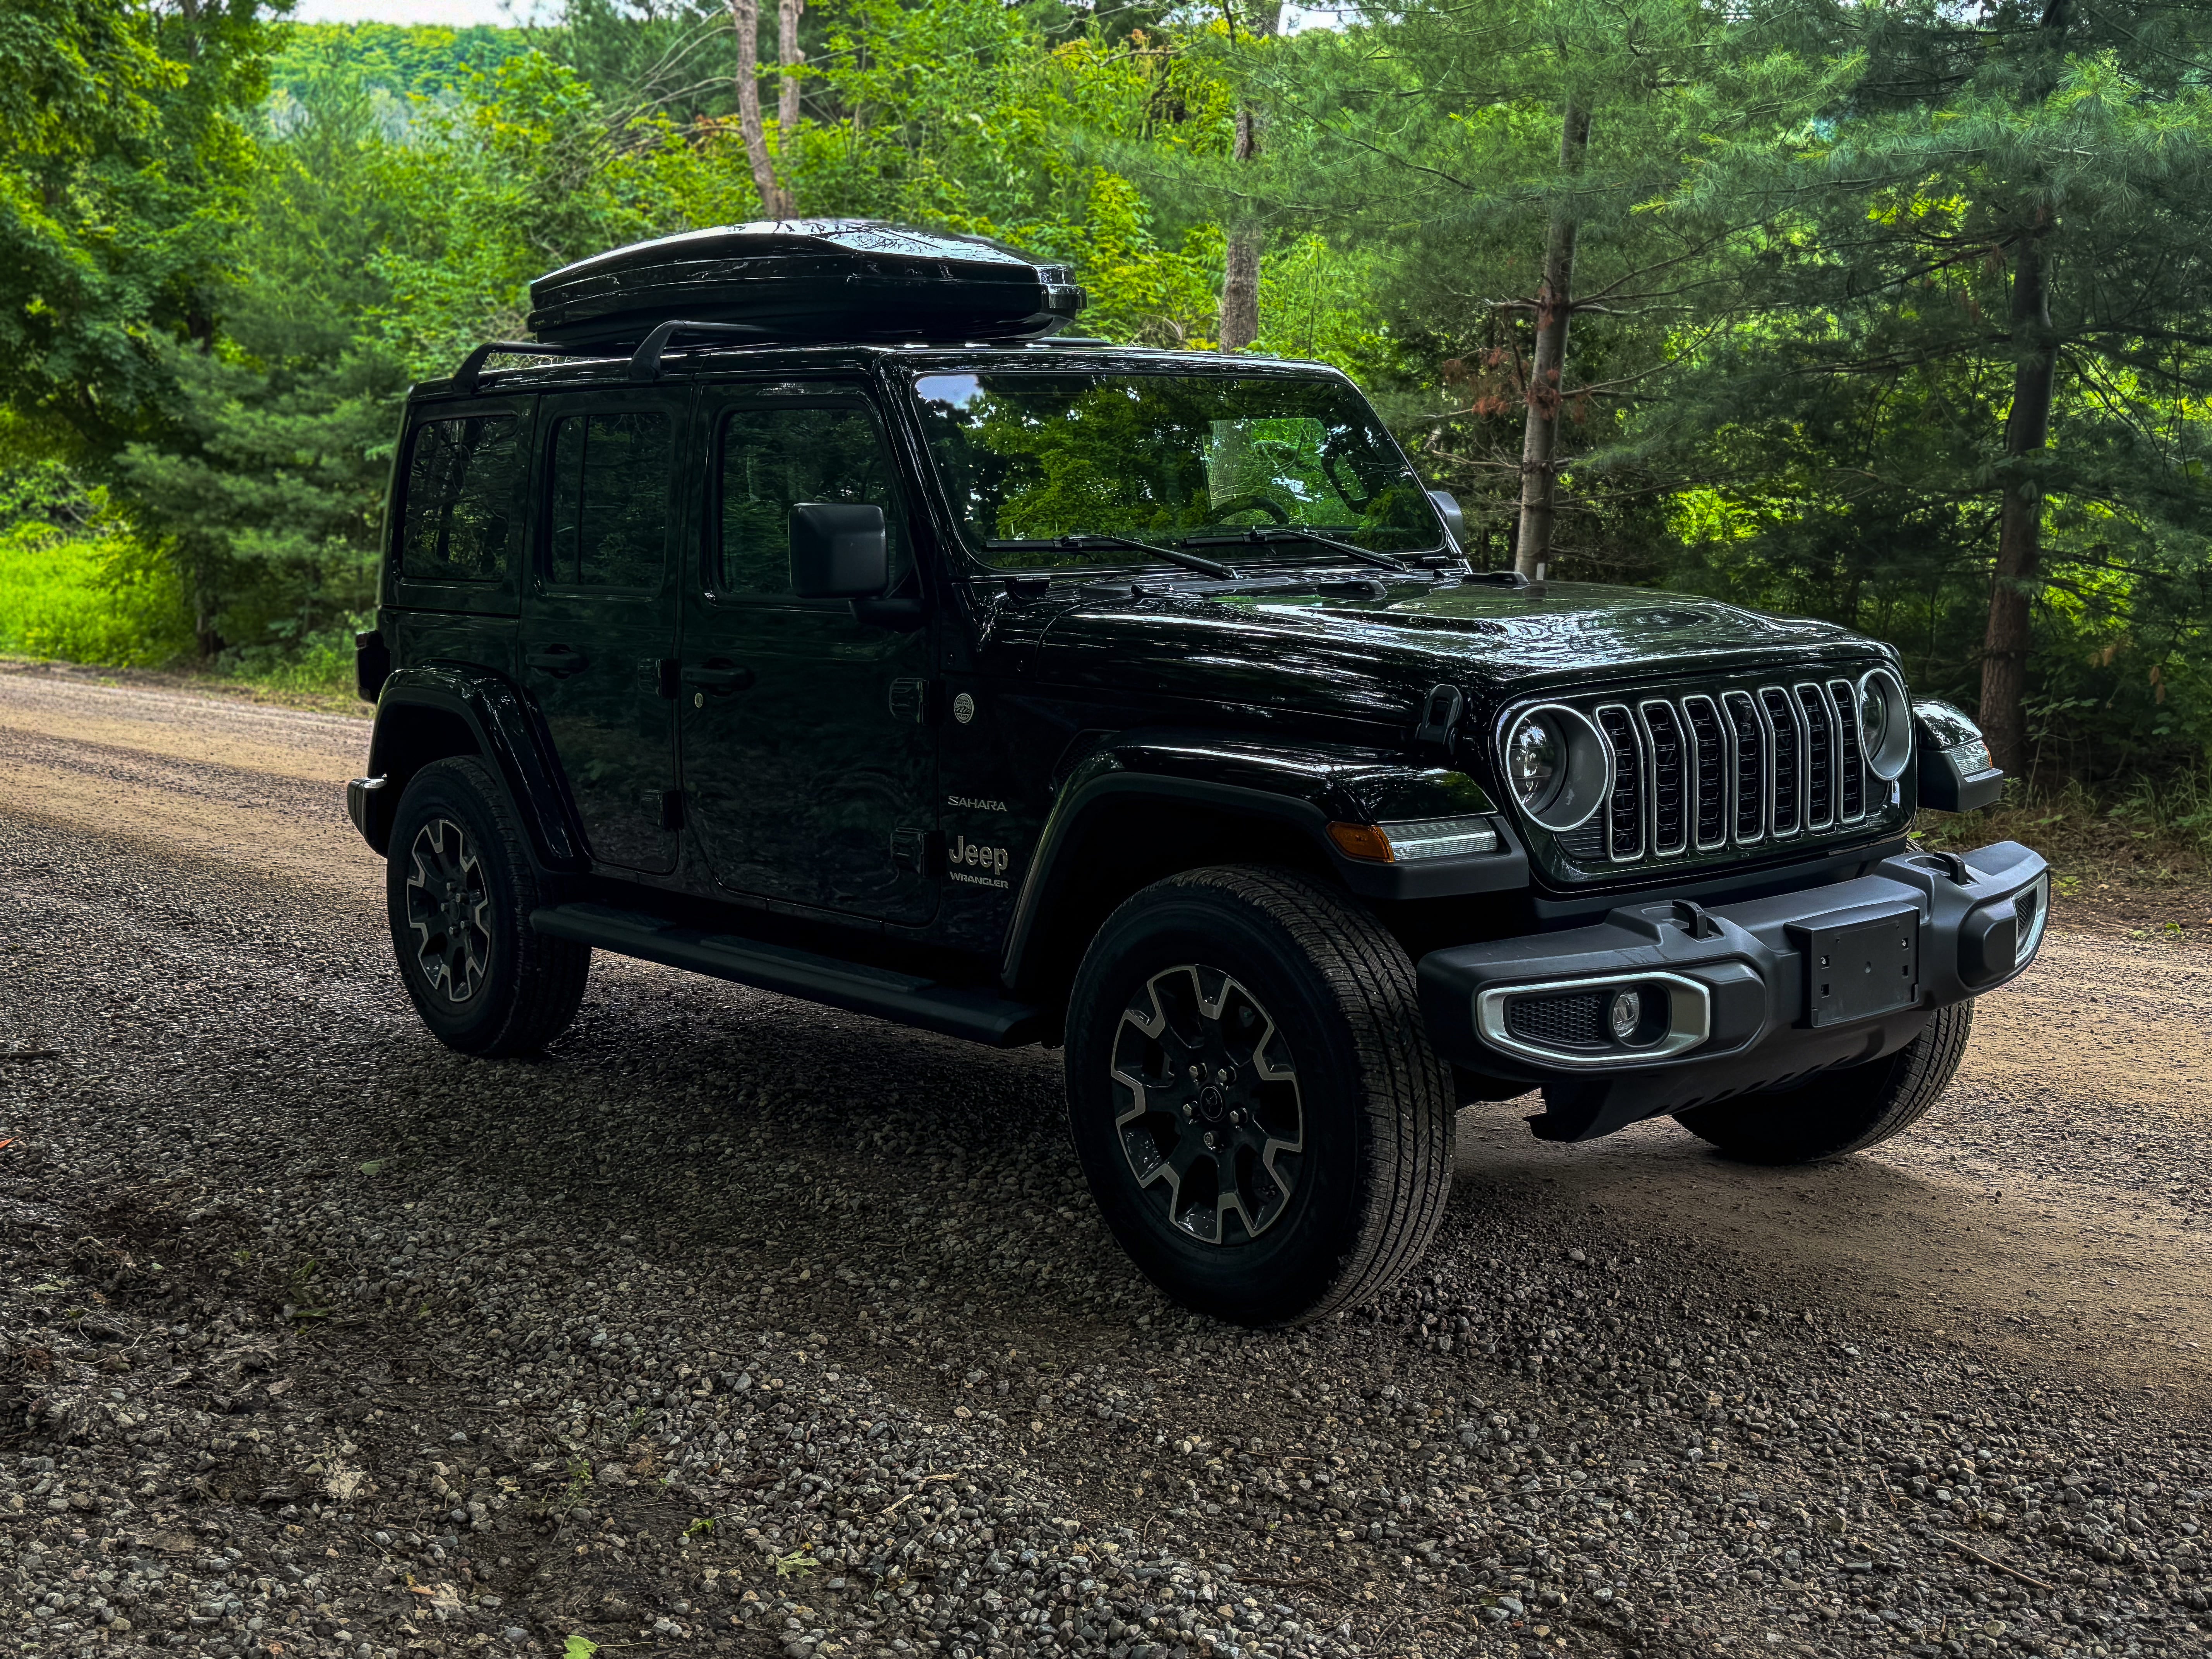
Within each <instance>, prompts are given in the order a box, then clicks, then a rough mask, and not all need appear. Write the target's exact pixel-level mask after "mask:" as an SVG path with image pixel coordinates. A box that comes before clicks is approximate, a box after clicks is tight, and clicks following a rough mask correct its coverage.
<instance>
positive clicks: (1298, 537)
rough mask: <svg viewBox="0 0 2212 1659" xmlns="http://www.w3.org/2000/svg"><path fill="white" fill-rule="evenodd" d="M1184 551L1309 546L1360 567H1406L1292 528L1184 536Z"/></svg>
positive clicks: (1352, 545)
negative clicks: (1341, 555)
mask: <svg viewBox="0 0 2212 1659" xmlns="http://www.w3.org/2000/svg"><path fill="white" fill-rule="evenodd" d="M1182 541H1183V545H1184V546H1185V547H1261V546H1265V545H1266V544H1267V543H1269V542H1310V543H1312V544H1314V545H1315V546H1316V547H1326V548H1328V549H1330V550H1332V551H1334V552H1338V553H1348V554H1350V555H1351V556H1352V557H1353V558H1355V559H1357V560H1358V561H1359V562H1361V563H1362V564H1372V565H1379V566H1380V567H1381V568H1383V569H1385V570H1404V569H1407V568H1409V567H1408V566H1407V564H1406V562H1405V561H1404V560H1402V559H1394V558H1392V557H1391V556H1389V554H1388V553H1377V552H1376V550H1374V549H1373V548H1371V547H1362V546H1360V545H1359V544H1358V543H1357V542H1340V541H1339V540H1337V538H1335V537H1334V536H1324V535H1322V534H1321V533H1320V532H1318V531H1313V530H1299V529H1297V528H1296V527H1294V526H1291V525H1268V526H1264V527H1263V526H1259V525H1255V526H1252V527H1251V528H1250V529H1249V530H1240V531H1238V532H1237V533H1236V534H1235V535H1233V536H1186V537H1184V538H1182Z"/></svg>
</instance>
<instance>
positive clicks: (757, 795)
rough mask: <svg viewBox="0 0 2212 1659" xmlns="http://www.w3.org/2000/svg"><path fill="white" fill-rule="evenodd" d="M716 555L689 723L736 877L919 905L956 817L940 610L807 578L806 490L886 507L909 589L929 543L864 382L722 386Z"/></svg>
mask: <svg viewBox="0 0 2212 1659" xmlns="http://www.w3.org/2000/svg"><path fill="white" fill-rule="evenodd" d="M709 396H710V398H711V401H710V404H709V405H708V409H707V410H705V411H704V413H703V416H702V422H701V430H702V432H703V433H705V434H707V435H708V446H709V447H708V459H707V476H708V501H707V504H706V507H705V510H704V512H703V514H702V516H703V519H704V520H705V523H704V531H705V534H704V535H703V537H702V559H701V565H700V568H699V569H698V571H697V572H696V574H694V575H693V576H691V577H690V578H687V580H686V581H685V583H684V587H685V594H686V597H685V601H684V604H685V611H684V649H683V663H684V668H683V680H684V684H683V689H682V696H681V701H680V703H679V706H678V724H679V731H680V732H681V744H682V752H683V765H684V796H685V799H686V800H687V801H688V802H689V803H690V811H691V814H692V817H693V821H694V822H695V823H696V827H697V830H698V834H699V836H700V840H701V842H702V844H703V846H704V847H705V848H706V849H707V854H708V860H709V861H710V862H711V864H712V865H713V866H714V877H715V879H716V880H717V881H718V882H720V884H722V885H724V886H726V887H727V888H730V889H732V890H735V891H738V892H743V893H749V894H752V895H755V896H760V897H763V898H769V899H775V900H781V901H785V902H793V903H799V904H805V905H810V906H814V907H817V908H823V909H829V910H842V911H845V912H848V913H849V914H853V915H865V916H872V917H878V918H880V919H882V920H884V921H893V922H899V923H905V924H909V925H912V924H918V923H921V922H924V921H928V920H929V918H930V916H931V915H932V914H933V912H934V911H935V909H936V904H937V886H936V883H935V881H934V880H933V878H932V877H931V875H930V873H929V872H927V870H926V869H925V868H924V865H925V863H926V860H925V858H924V856H923V852H924V847H925V841H924V836H925V832H926V831H927V830H929V829H932V828H933V826H934V825H935V823H936V822H937V817H936V811H935V790H934V784H935V778H936V749H935V744H934V742H933V737H932V733H931V730H930V727H929V726H928V725H927V723H926V721H925V720H924V719H923V715H924V714H925V713H926V699H925V696H924V690H925V682H926V679H927V674H928V671H929V647H928V633H927V629H920V630H915V631H912V632H903V633H902V632H899V631H897V630H895V629H890V628H882V627H876V626H873V625H872V624H870V623H863V622H861V621H860V620H859V619H858V618H856V617H854V613H853V607H852V605H849V604H848V602H846V601H845V600H842V599H800V598H799V597H798V596H797V595H796V594H794V593H793V592H792V586H791V556H790V520H791V509H792V507H793V505H794V504H795V503H797V502H800V501H851V502H866V503H872V504H874V505H876V506H879V507H882V508H883V509H884V520H885V523H886V525H887V526H888V527H889V529H890V547H891V570H892V589H893V591H894V592H897V591H900V590H901V588H902V585H903V586H904V587H905V588H906V589H908V590H910V589H911V588H912V587H913V586H914V584H915V574H914V553H913V548H912V545H911V543H910V540H909V538H908V527H907V523H906V518H905V514H904V513H903V511H902V502H901V501H900V498H899V491H898V488H897V485H896V473H895V471H894V470H893V467H892V465H891V458H890V451H889V449H888V448H887V447H886V446H885V444H884V435H883V427H882V422H880V420H879V419H878V416H877V415H876V413H875V411H874V410H873V409H872V407H871V405H870V404H869V402H868V400H867V398H866V396H865V394H864V393H863V392H862V390H861V388H860V387H859V386H842V385H840V384H837V383H835V382H824V383H819V384H793V383H790V382H784V383H781V384H778V385H776V386H772V387H759V388H749V389H738V390H727V389H725V390H718V391H716V392H713V393H710V394H709Z"/></svg>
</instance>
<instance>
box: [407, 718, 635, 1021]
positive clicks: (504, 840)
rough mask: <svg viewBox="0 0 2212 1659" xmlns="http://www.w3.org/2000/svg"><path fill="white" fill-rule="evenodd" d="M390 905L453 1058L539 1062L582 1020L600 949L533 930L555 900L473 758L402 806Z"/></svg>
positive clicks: (434, 772)
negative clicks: (579, 1014) (536, 917)
mask: <svg viewBox="0 0 2212 1659" xmlns="http://www.w3.org/2000/svg"><path fill="white" fill-rule="evenodd" d="M384 896H385V906H386V911H387V912H388V914H389V915H390V919H391V925H392V950H393V951H394V952H395V953H396V954H397V955H398V958H399V977H400V979H401V980H402V981H404V983H405V985H406V987H407V995H408V997H409V999H410V1000H411V1001H412V1002H413V1003H414V1005H415V1012H416V1013H418V1014H420V1015H421V1016H422V1023H423V1024H425V1025H428V1027H429V1028H430V1030H432V1031H433V1032H435V1034H436V1035H437V1037H438V1039H439V1041H440V1042H443V1043H445V1044H446V1045H447V1047H448V1048H458V1049H459V1050H460V1051H461V1052H462V1053H463V1054H482V1055H485V1056H487V1057H489V1056H495V1055H502V1054H533V1053H535V1052H536V1051H537V1050H538V1049H540V1048H544V1046H545V1045H546V1044H547V1043H548V1042H551V1041H552V1040H553V1039H554V1038H555V1037H556V1036H559V1035H560V1034H561V1033H562V1031H563V1030H567V1029H568V1022H569V1021H570V1020H572V1019H574V1018H575V1017H576V1007H577V1005H578V1004H579V1003H580V1002H581V1001H582V1000H583V999H584V982H585V981H586V978H587V977H588V976H589V975H590V973H591V969H592V948H591V946H589V945H574V944H571V943H569V942H568V941H567V940H565V939H548V938H546V937H545V936H544V934H543V933H538V932H537V931H535V930H534V929H533V928H532V927H531V926H530V913H531V912H532V910H534V909H536V908H538V905H539V904H540V903H542V902H544V896H543V895H542V894H541V893H540V892H539V890H538V874H537V871H536V869H535V867H534V866H532V863H531V861H530V854H529V851H528V848H527V847H526V844H525V842H524V840H523V830H522V826H521V824H520V823H518V822H517V821H516V819H515V816H514V809H513V806H511V805H508V802H507V792H506V791H505V790H504V789H503V788H501V787H500V783H499V781H498V779H497V778H495V777H494V776H493V775H492V773H491V770H490V769H489V768H488V767H487V766H485V764H484V763H483V762H482V761H480V760H477V759H475V758H474V757H463V758H457V759H453V760H441V761H436V762H433V763H431V764H430V765H428V766H426V767H424V768H423V769H422V770H421V771H420V772H418V773H416V775H415V776H414V778H413V780H412V781H410V782H409V784H408V786H407V792H406V793H404V795H402V796H401V797H400V798H399V810H398V812H397V813H396V814H395V815H394V817H393V820H392V844H391V852H390V854H389V855H388V856H387V858H386V864H385V878H384Z"/></svg>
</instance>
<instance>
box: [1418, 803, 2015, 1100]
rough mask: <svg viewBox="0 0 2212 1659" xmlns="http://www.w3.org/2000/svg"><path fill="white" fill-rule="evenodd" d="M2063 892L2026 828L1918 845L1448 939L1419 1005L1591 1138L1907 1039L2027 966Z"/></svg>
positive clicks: (1437, 1040) (1440, 1039) (1468, 1056)
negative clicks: (1818, 881) (1978, 843)
mask: <svg viewBox="0 0 2212 1659" xmlns="http://www.w3.org/2000/svg"><path fill="white" fill-rule="evenodd" d="M2050 899H2051V889H2050V872H2049V869H2048V866H2045V863H2044V861H2043V860H2042V858H2041V857H2040V856H2039V855H2038V854H2035V853H2033V852H2031V851H2030V850H2029V849H2028V848H2025V847H2022V846H2021V845H2020V844H2019V843H2017V842H1999V843H1998V844H1996V846H1993V847H1984V848H1980V849H1978V851H1976V852H1973V853H1970V854H1966V856H1965V857H1964V858H1959V857H1957V856H1954V855H1953V854H1935V853H1906V854H1900V855H1899V856H1898V857H1895V858H1892V859H1886V860H1883V861H1882V863H1881V865H1880V866H1877V867H1876V869H1875V872H1874V873H1873V874H1871V875H1866V876H1861V877H1858V878H1855V879H1853V880H1850V881H1844V882H1838V883H1836V884H1832V885H1830V886H1826V887H1816V888H1811V889H1807V890H1802V891H1798V892H1793V893H1784V894H1780V895H1778V896H1772V897H1769V898H1761V899H1752V900H1747V901H1746V902H1742V903H1739V904H1728V905H1723V906H1721V907H1719V908H1716V909H1711V910H1707V909H1705V908H1702V907H1700V906H1699V905H1696V904H1692V903H1688V902H1684V901H1680V900H1674V901H1667V902H1656V903H1654V902H1644V903H1638V904H1632V905H1626V906H1623V907H1622V908H1619V909H1616V910H1614V911H1613V912H1612V913H1611V914H1610V915H1607V917H1606V919H1605V920H1604V921H1602V922H1600V923H1598V924H1596V925H1595V926H1594V927H1575V928H1569V929H1565V930H1563V931H1561V932H1559V933H1540V934H1535V935H1534V936H1531V937H1528V938H1522V939H1499V940H1495V941H1492V942H1491V943H1488V944H1483V945H1455V946H1452V947H1449V948H1448V949H1445V950H1441V951H1431V953H1430V954H1428V955H1427V956H1425V957H1422V958H1421V962H1420V987H1421V1003H1422V1008H1423V1011H1424V1012H1425V1015H1426V1017H1427V1022H1428V1028H1429V1035H1430V1039H1431V1042H1433V1044H1434V1045H1435V1047H1436V1048H1437V1052H1438V1053H1439V1054H1443V1056H1444V1058H1446V1059H1447V1060H1451V1061H1452V1062H1454V1063H1455V1065H1458V1066H1464V1067H1466V1068H1467V1069H1468V1070H1469V1071H1472V1072H1474V1073H1479V1074H1481V1075H1482V1076H1484V1077H1486V1078H1490V1079H1503V1080H1504V1081H1506V1082H1509V1083H1510V1082H1521V1083H1525V1084H1527V1085H1530V1086H1531V1087H1534V1086H1541V1087H1542V1088H1543V1090H1544V1095H1545V1103H1546V1106H1547V1111H1546V1114H1545V1115H1544V1116H1543V1117H1541V1118H1539V1119H1537V1120H1536V1131H1537V1133H1539V1134H1541V1135H1543V1136H1545V1137H1546V1138H1547V1139H1563V1140H1586V1139H1591V1138H1592V1137H1594V1136H1596V1135H1601V1134H1609V1133H1612V1132H1613V1130H1615V1129H1620V1128H1624V1127H1626V1126H1627V1125H1629V1124H1631V1123H1634V1122H1638V1121H1641V1120H1642V1119H1644V1118H1647V1117H1654V1116H1656V1115H1660V1114H1662V1113H1665V1112H1677V1111H1682V1110H1686V1109H1688V1108H1690V1107H1692V1106H1701V1105H1705V1104H1707V1103H1710V1102H1711V1101H1715V1100H1718V1099H1721V1098H1723V1097H1726V1096H1729V1095H1737V1094H1743V1093H1747V1092H1748V1091H1753V1090H1757V1089H1765V1088H1772V1087H1775V1086H1777V1085H1782V1084H1786V1083H1790V1082H1794V1081H1796V1079H1801V1078H1803V1077H1805V1076H1808V1075H1809V1074H1810V1073H1814V1072H1818V1071H1824V1070H1826V1069H1828V1068H1830V1067H1832V1066H1849V1065H1856V1064H1858V1063H1860V1062H1862V1061H1865V1060H1877V1059H1879V1058H1881V1056H1882V1055H1883V1054H1889V1053H1892V1052H1893V1051H1894V1050H1896V1049H1898V1048H1902V1047H1904V1045H1905V1044H1906V1043H1908V1042H1911V1040H1912V1039H1913V1038H1914V1037H1915V1036H1917V1035H1919V1032H1920V1030H1921V1029H1922V1027H1923V1026H1924V1025H1925V1024H1927V1023H1928V1017H1929V1013H1930V1012H1932V1011H1933V1010H1935V1009H1936V1008H1940V1007H1942V1006H1945V1005H1946V1004H1948V1003H1954V1002H1960V1001H1963V1000H1966V999H1968V998H1970V997H1975V996H1978V995H1980V994H1982V993H1983V992H1984V991H1989V990H1994V989H1995V988H1996V987H1997V986H2000V985H2002V984H2003V983H2004V982H2005V981H2008V980H2009V979H2011V978H2013V977H2014V976H2015V975H2018V974H2020V973H2021V972H2022V971H2023V970H2025V969H2026V968H2027V965H2028V963H2030V962H2032V961H2033V959H2034V957H2035V953H2036V951H2037V950H2038V948H2039V946H2040V945H2041V944H2042V939H2043V931H2044V925H2045V920H2046V919H2047V917H2048V915H2049V913H2050ZM1615 1007H1619V1008H1620V1010H1621V1013H1622V1020H1621V1024H1620V1025H1619V1026H1615V1025H1614V1024H1613V1023H1612V1020H1611V1018H1610V1016H1611V1012H1612V1011H1613V1009H1614V1008H1615ZM1635 1010H1640V1011H1641V1012H1640V1013H1638V1015H1637V1017H1636V1018H1634V1019H1633V1021H1631V1019H1630V1018H1629V1015H1630V1014H1631V1012H1633V1011H1635Z"/></svg>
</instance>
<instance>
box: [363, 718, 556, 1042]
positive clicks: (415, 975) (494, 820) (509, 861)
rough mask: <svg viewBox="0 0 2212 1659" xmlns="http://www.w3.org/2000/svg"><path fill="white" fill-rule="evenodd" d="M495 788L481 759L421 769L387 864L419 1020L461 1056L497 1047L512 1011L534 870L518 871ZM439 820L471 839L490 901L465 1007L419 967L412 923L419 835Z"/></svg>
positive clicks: (388, 896) (395, 923) (395, 925)
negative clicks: (479, 964)
mask: <svg viewBox="0 0 2212 1659" xmlns="http://www.w3.org/2000/svg"><path fill="white" fill-rule="evenodd" d="M495 787H496V786H495V785H494V784H493V783H492V781H491V779H490V777H489V774H488V773H486V772H485V770H484V768H483V765H482V763H478V762H474V761H467V760H447V761H439V762H436V763H433V764H431V765H429V766H427V767H425V768H423V769H422V771H421V772H419V773H417V774H416V775H415V778H414V780H413V781H411V782H410V783H409V784H408V786H407V789H406V793H404V794H403V795H402V796H401V797H400V799H399V808H398V811H397V812H396V813H395V814H394V816H393V818H392V841H391V849H392V850H391V855H390V857H389V858H388V859H387V860H386V865H385V908H386V915H387V918H388V920H389V922H390V926H391V930H392V953H393V955H394V956H395V957H397V958H398V965H399V977H400V979H401V981H402V982H404V984H405V986H406V987H407V994H408V997H409V999H410V1000H411V1001H412V1002H413V1003H414V1005H415V1012H416V1013H417V1014H419V1015H420V1016H421V1017H422V1023H423V1024H426V1025H428V1027H429V1028H430V1029H431V1030H432V1031H433V1032H435V1034H436V1035H437V1036H438V1038H439V1040H440V1041H441V1042H445V1043H446V1044H447V1045H448V1046H449V1047H452V1048H458V1049H460V1050H461V1051H462V1052H464V1053H481V1052H483V1051H486V1050H488V1049H489V1048H493V1047H495V1045H497V1043H498V1042H500V1040H501V1036H503V1035H504V1034H505V1032H506V1030H507V1025H508V1024H509V1022H510V1020H511V1018H512V1017H513V1011H514V1006H515V1004H516V1001H517V997H518V993H519V990H520V974H521V969H522V959H523V951H522V949H521V940H520V929H521V928H522V927H524V926H526V915H525V912H526V893H525V888H526V885H527V884H528V877H529V872H527V871H526V870H517V869H515V868H514V867H513V856H512V854H511V851H510V848H511V847H512V845H513V838H512V837H511V836H508V835H507V834H506V833H505V830H506V824H505V823H504V822H503V817H504V814H503V811H502V808H503V806H504V803H503V802H501V801H500V800H498V799H495V798H494V797H493V795H492V793H491V792H492V790H493V789H494V788H495ZM436 818H447V819H451V820H452V821H453V823H457V824H459V826H460V827H461V829H462V832H463V833H464V834H465V835H466V836H467V837H468V840H469V844H470V847H471V850H472V851H473V852H474V853H475V854H476V857H477V862H478V864H479V866H481V867H482V868H483V872H484V890H485V891H486V893H487V894H489V896H490V899H491V926H490V927H489V928H488V929H487V930H486V931H487V932H488V933H489V934H490V937H491V950H490V960H489V963H488V965H487V968H486V970H485V973H484V977H483V983H482V984H481V985H479V986H478V987H477V992H476V994H475V995H474V996H472V997H471V998H470V999H469V1000H467V1001H466V1002H465V1003H460V1004H455V1003H453V1001H451V1000H448V999H447V997H446V995H445V994H444V993H443V992H441V991H440V990H437V989H436V988H435V987H432V986H431V985H430V983H429V982H428V978H427V977H426V976H425V975H424V974H423V973H422V969H421V968H420V967H419V966H418V965H417V958H416V939H415V933H414V929H413V928H412V927H410V925H409V923H408V921H407V882H408V878H409V877H410V874H411V873H412V872H413V869H414V845H415V837H416V834H417V833H418V832H419V831H420V830H421V829H422V827H423V826H424V825H425V824H426V823H429V822H431V821H432V820H434V819H436Z"/></svg>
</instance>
